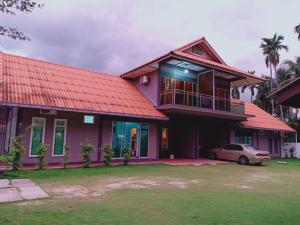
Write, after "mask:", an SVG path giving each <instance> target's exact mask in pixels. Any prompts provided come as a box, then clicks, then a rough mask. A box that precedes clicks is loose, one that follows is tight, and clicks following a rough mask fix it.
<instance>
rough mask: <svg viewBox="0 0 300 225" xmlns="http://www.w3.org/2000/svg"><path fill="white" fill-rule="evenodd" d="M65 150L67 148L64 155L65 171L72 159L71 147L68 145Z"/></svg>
mask: <svg viewBox="0 0 300 225" xmlns="http://www.w3.org/2000/svg"><path fill="white" fill-rule="evenodd" d="M64 148H65V155H64V161H63V162H62V165H63V167H64V169H66V168H67V166H68V164H69V159H70V145H68V144H66V145H65V146H64Z"/></svg>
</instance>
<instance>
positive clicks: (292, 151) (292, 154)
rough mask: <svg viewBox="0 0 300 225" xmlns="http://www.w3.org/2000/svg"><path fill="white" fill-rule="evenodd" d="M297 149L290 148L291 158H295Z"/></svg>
mask: <svg viewBox="0 0 300 225" xmlns="http://www.w3.org/2000/svg"><path fill="white" fill-rule="evenodd" d="M294 152H295V147H291V148H290V154H291V158H294Z"/></svg>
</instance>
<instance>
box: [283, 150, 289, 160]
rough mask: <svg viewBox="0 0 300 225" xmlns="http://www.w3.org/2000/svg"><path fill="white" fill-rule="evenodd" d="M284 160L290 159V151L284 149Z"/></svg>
mask: <svg viewBox="0 0 300 225" xmlns="http://www.w3.org/2000/svg"><path fill="white" fill-rule="evenodd" d="M283 151H284V158H288V157H289V149H287V148H284V150H283Z"/></svg>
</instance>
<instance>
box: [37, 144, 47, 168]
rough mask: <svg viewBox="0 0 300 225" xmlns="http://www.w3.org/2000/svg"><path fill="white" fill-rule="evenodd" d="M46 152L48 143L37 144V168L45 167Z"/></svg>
mask: <svg viewBox="0 0 300 225" xmlns="http://www.w3.org/2000/svg"><path fill="white" fill-rule="evenodd" d="M47 152H48V145H47V144H44V143H41V144H40V146H39V155H38V162H37V167H38V169H39V170H43V169H45V167H46V166H47V165H48V163H47Z"/></svg>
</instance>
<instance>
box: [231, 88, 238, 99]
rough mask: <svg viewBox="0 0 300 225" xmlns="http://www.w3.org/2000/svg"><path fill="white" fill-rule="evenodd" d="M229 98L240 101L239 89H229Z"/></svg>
mask: <svg viewBox="0 0 300 225" xmlns="http://www.w3.org/2000/svg"><path fill="white" fill-rule="evenodd" d="M231 97H232V98H235V99H240V89H239V88H238V87H234V88H232V89H231Z"/></svg>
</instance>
